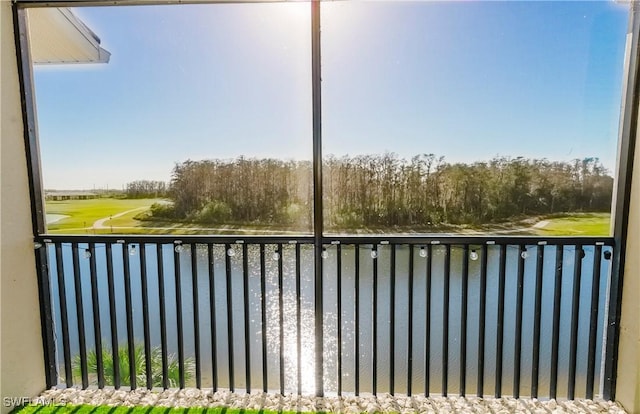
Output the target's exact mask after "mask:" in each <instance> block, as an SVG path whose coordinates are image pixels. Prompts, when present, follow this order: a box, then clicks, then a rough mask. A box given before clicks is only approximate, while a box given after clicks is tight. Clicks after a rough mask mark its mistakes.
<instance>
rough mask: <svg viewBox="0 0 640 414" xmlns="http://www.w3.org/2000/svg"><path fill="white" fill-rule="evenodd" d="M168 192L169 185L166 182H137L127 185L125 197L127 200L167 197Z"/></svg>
mask: <svg viewBox="0 0 640 414" xmlns="http://www.w3.org/2000/svg"><path fill="white" fill-rule="evenodd" d="M167 190H168V188H167V183H165V182H164V181H152V180H137V181H132V182H130V183H127V186H126V189H125V190H124V196H125V197H126V198H158V197H166V196H167Z"/></svg>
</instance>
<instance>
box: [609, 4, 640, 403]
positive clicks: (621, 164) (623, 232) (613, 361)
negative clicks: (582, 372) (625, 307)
mask: <svg viewBox="0 0 640 414" xmlns="http://www.w3.org/2000/svg"><path fill="white" fill-rule="evenodd" d="M638 7H639V5H638V3H636V2H631V4H630V11H629V30H628V32H627V51H626V54H627V55H626V56H625V79H624V81H623V85H622V90H623V91H624V94H625V95H624V96H623V98H622V99H623V102H622V105H623V106H622V112H621V115H620V139H619V146H618V171H617V172H616V184H617V185H616V192H615V194H614V197H615V198H614V203H613V209H612V210H613V211H612V213H613V214H612V216H613V217H614V223H613V237H614V240H615V249H614V251H613V262H612V268H611V283H610V287H609V297H608V310H607V326H606V343H605V355H604V357H605V361H604V387H603V393H602V394H603V395H602V396H603V398H604V399H605V400H614V399H615V396H616V376H617V365H618V343H619V341H620V316H621V312H622V307H621V300H622V285H623V273H624V264H625V250H626V243H627V232H628V225H629V217H628V212H629V204H630V200H631V177H632V175H633V157H634V154H635V147H636V134H637V129H638V109H639V108H638V105H639V104H640V90H639V83H638V81H639V79H638V78H639V76H640V70H639V69H640V67H639V66H638V52H639V49H638V36H639V35H640V16H638Z"/></svg>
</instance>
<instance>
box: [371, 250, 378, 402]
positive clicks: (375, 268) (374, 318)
mask: <svg viewBox="0 0 640 414" xmlns="http://www.w3.org/2000/svg"><path fill="white" fill-rule="evenodd" d="M371 251H372V257H373V300H372V302H373V303H372V305H373V309H372V325H373V329H372V330H371V335H372V341H371V351H372V358H371V359H372V361H371V370H372V373H373V378H372V380H371V381H372V382H371V390H372V391H371V392H372V393H373V395H376V393H377V385H378V246H377V245H373V249H372V250H371Z"/></svg>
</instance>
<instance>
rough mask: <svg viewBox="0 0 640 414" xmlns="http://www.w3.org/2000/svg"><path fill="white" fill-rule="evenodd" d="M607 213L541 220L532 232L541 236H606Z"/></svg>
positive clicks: (608, 224) (607, 226) (607, 232)
mask: <svg viewBox="0 0 640 414" xmlns="http://www.w3.org/2000/svg"><path fill="white" fill-rule="evenodd" d="M610 225H611V214H609V213H582V214H579V213H576V214H571V215H565V216H561V217H554V218H549V219H546V220H543V221H542V222H541V223H540V225H539V226H538V227H535V228H534V230H535V232H536V234H539V235H541V236H608V235H609V228H610Z"/></svg>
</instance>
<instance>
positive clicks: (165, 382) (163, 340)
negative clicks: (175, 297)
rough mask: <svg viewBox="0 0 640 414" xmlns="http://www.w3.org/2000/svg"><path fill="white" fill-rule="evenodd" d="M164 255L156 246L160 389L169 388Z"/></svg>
mask: <svg viewBox="0 0 640 414" xmlns="http://www.w3.org/2000/svg"><path fill="white" fill-rule="evenodd" d="M163 256H164V254H163V252H162V244H160V243H157V244H156V259H157V265H158V266H157V267H158V300H159V304H160V344H161V348H162V388H164V389H165V390H166V389H167V388H169V359H168V357H167V352H168V346H167V305H166V301H165V297H164V288H165V286H164V257H163Z"/></svg>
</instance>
